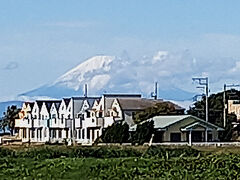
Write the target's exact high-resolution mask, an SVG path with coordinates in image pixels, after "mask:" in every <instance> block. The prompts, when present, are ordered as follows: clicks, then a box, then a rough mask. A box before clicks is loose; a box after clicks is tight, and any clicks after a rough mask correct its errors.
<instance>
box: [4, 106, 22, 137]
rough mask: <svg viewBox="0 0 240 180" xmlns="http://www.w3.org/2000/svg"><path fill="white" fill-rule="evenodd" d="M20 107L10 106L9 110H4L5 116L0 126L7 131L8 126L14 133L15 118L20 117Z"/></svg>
mask: <svg viewBox="0 0 240 180" xmlns="http://www.w3.org/2000/svg"><path fill="white" fill-rule="evenodd" d="M19 112H20V109H18V108H17V106H15V105H12V106H8V108H7V111H6V112H4V116H3V117H2V119H1V123H0V127H1V129H2V130H3V131H4V132H5V130H6V127H8V128H9V129H10V132H11V135H13V130H14V128H15V119H18V118H19Z"/></svg>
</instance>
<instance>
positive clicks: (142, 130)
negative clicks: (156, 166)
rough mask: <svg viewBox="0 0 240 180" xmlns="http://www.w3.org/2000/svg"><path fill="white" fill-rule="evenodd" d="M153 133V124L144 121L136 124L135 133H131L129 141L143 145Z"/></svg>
mask: <svg viewBox="0 0 240 180" xmlns="http://www.w3.org/2000/svg"><path fill="white" fill-rule="evenodd" d="M153 133H154V122H153V121H146V122H144V123H142V124H138V125H137V128H136V131H135V132H134V133H133V135H132V138H131V141H132V143H133V144H136V143H137V144H139V145H143V144H144V143H146V142H149V141H150V139H151V137H152V134H153Z"/></svg>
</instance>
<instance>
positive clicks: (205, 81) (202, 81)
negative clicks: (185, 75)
mask: <svg viewBox="0 0 240 180" xmlns="http://www.w3.org/2000/svg"><path fill="white" fill-rule="evenodd" d="M192 80H193V81H197V82H198V84H199V85H200V87H197V88H204V87H205V91H206V92H205V95H206V122H207V123H208V77H205V78H192ZM207 130H208V129H207V128H206V130H205V141H206V142H207V141H208V131H207Z"/></svg>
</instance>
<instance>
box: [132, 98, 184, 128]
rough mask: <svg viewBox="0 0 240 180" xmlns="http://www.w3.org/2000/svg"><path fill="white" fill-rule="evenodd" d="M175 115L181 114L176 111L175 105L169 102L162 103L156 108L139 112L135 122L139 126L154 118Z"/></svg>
mask: <svg viewBox="0 0 240 180" xmlns="http://www.w3.org/2000/svg"><path fill="white" fill-rule="evenodd" d="M175 114H179V112H177V111H176V109H175V107H174V105H173V104H171V103H168V102H161V103H157V104H156V105H155V106H152V107H148V108H146V109H144V110H143V111H140V112H137V113H136V114H135V116H134V122H135V123H136V124H138V123H140V122H143V121H145V120H147V119H150V118H152V117H154V116H158V115H175Z"/></svg>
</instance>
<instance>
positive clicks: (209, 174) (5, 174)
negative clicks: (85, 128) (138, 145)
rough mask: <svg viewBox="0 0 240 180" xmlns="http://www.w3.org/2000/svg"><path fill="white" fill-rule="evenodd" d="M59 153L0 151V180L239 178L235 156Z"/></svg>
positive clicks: (159, 152) (90, 150) (102, 150)
mask: <svg viewBox="0 0 240 180" xmlns="http://www.w3.org/2000/svg"><path fill="white" fill-rule="evenodd" d="M59 149H60V150H61V152H60V151H58V150H55V149H54V148H46V147H44V148H39V149H30V150H26V149H25V150H24V151H21V150H14V153H13V151H10V152H8V150H7V151H6V149H0V178H1V179H24V178H25V179H240V156H239V154H238V153H229V152H226V153H215V152H214V151H211V152H207V153H206V152H199V151H196V150H192V149H189V148H187V149H178V150H176V149H165V148H160V147H157V148H151V149H149V150H147V151H142V150H141V151H140V152H138V153H136V152H135V151H139V150H135V149H131V150H132V151H133V152H132V153H129V149H127V150H126V149H122V148H120V149H119V148H110V147H106V148H105V147H104V148H71V149H65V148H59ZM218 150H219V149H218ZM125 151H127V152H128V153H126V152H125ZM66 152H67V153H66ZM79 152H81V153H79ZM107 153H108V155H107V156H106V154H107ZM46 156H47V157H48V158H46ZM87 156H89V157H87ZM128 156H129V157H128Z"/></svg>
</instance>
